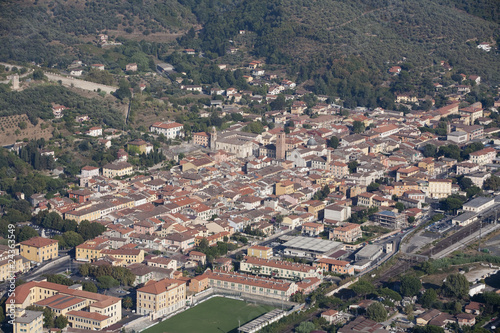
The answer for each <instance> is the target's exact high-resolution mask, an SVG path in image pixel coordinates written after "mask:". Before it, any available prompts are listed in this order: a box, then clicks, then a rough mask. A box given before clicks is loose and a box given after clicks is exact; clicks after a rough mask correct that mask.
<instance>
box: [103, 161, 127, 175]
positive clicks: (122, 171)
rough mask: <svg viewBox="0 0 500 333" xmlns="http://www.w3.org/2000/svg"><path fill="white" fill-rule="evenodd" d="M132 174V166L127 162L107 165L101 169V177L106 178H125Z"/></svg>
mask: <svg viewBox="0 0 500 333" xmlns="http://www.w3.org/2000/svg"><path fill="white" fill-rule="evenodd" d="M133 172H134V168H133V166H132V164H130V163H127V162H117V163H108V164H106V165H105V166H103V167H102V175H103V176H104V177H107V178H114V177H122V176H127V175H131V174H132V173H133Z"/></svg>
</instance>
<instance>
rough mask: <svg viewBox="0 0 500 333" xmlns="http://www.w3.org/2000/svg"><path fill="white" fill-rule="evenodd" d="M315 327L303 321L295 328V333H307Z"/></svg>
mask: <svg viewBox="0 0 500 333" xmlns="http://www.w3.org/2000/svg"><path fill="white" fill-rule="evenodd" d="M315 328H316V326H314V324H313V323H312V322H310V321H303V322H301V323H300V325H299V326H297V327H296V328H295V333H309V332H311V331H312V330H314V329H315Z"/></svg>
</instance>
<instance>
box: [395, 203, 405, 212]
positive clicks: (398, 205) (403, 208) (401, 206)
mask: <svg viewBox="0 0 500 333" xmlns="http://www.w3.org/2000/svg"><path fill="white" fill-rule="evenodd" d="M394 207H396V209H397V210H398V212H400V213H401V212H402V211H403V210H405V205H404V204H403V203H402V202H396V204H395V205H394Z"/></svg>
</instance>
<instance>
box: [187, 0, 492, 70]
mask: <svg viewBox="0 0 500 333" xmlns="http://www.w3.org/2000/svg"><path fill="white" fill-rule="evenodd" d="M466 10H467V11H469V12H470V13H468V12H467V11H466ZM499 11H500V9H499V6H498V1H497V0H476V1H472V2H470V3H469V2H468V1H466V0H413V1H405V0H348V1H347V0H337V1H335V0H270V1H260V0H249V1H244V2H242V3H240V4H239V5H238V6H237V7H236V8H235V9H234V10H232V11H230V12H226V13H224V15H218V16H214V17H212V18H211V19H210V20H209V21H208V22H206V24H205V29H204V30H203V32H202V33H201V34H200V40H193V41H191V42H190V43H186V44H189V45H191V46H193V47H195V46H197V44H196V43H197V42H198V43H199V44H198V45H199V46H201V47H202V48H203V49H205V50H210V51H212V52H216V53H218V54H219V55H222V54H223V53H224V51H225V49H224V47H228V46H229V42H228V40H229V39H230V38H231V37H232V36H233V35H234V34H236V33H237V31H238V30H241V29H245V30H248V31H251V32H255V33H256V34H257V35H258V38H257V40H256V43H255V50H254V52H255V55H256V56H260V57H265V58H267V61H268V62H274V63H283V64H287V63H291V62H293V63H299V64H300V63H303V62H304V60H305V61H306V62H307V61H309V60H310V59H311V58H313V59H314V58H315V57H316V56H317V55H320V57H319V58H316V59H317V61H318V62H321V61H324V58H325V55H334V56H335V57H339V56H341V55H357V56H360V59H361V60H362V61H366V62H367V63H368V64H369V65H374V66H376V67H381V66H382V65H383V64H384V63H386V62H389V63H393V62H395V61H398V60H401V59H402V58H403V57H406V58H407V60H408V62H410V63H413V64H415V65H424V64H431V63H432V61H439V60H446V61H449V62H450V63H452V64H453V65H454V66H458V67H460V66H464V67H465V68H466V69H468V71H469V72H471V71H472V72H477V73H481V74H482V75H483V76H485V77H489V78H490V79H494V78H497V79H498V78H499V77H500V72H499V71H498V66H495V63H496V64H498V57H497V56H496V55H495V54H493V53H485V52H478V50H477V48H476V45H477V43H478V42H483V41H487V42H494V41H496V40H497V39H499V37H500V34H499V23H500V20H499V16H498V12H499ZM495 67H496V68H495Z"/></svg>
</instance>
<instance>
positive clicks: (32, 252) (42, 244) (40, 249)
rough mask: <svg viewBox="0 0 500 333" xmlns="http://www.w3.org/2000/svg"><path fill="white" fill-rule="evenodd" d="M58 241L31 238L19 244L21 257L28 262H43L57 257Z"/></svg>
mask: <svg viewBox="0 0 500 333" xmlns="http://www.w3.org/2000/svg"><path fill="white" fill-rule="evenodd" d="M58 243H59V242H58V241H57V240H55V239H49V238H43V237H33V238H30V239H28V240H26V241H24V242H21V256H23V257H25V258H26V259H28V260H31V261H36V262H40V263H41V262H44V261H45V260H50V259H53V258H57V256H58V255H59V248H58Z"/></svg>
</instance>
